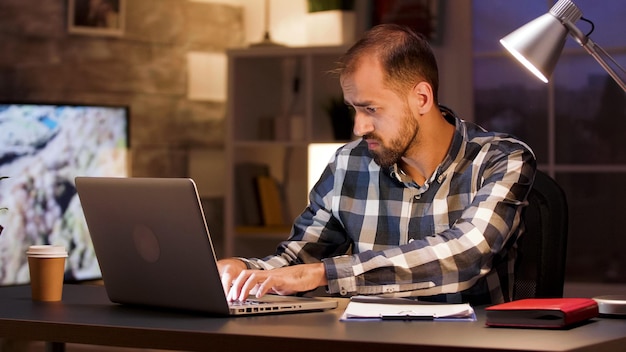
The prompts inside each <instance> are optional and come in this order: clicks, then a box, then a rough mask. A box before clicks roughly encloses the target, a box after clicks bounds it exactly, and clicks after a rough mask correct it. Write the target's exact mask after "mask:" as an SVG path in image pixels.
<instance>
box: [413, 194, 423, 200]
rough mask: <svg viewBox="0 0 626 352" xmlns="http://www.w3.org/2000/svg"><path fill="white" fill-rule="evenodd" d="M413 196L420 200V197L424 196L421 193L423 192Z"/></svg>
mask: <svg viewBox="0 0 626 352" xmlns="http://www.w3.org/2000/svg"><path fill="white" fill-rule="evenodd" d="M413 198H415V200H420V199H421V198H422V195H421V194H418V195H416V196H415V197H413Z"/></svg>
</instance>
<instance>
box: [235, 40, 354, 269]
mask: <svg viewBox="0 0 626 352" xmlns="http://www.w3.org/2000/svg"><path fill="white" fill-rule="evenodd" d="M346 49H347V48H345V47H299V48H289V47H257V48H250V49H235V50H230V51H228V103H227V124H228V126H227V127H228V128H227V131H228V135H227V138H226V160H227V163H226V167H227V170H226V176H227V187H228V189H227V192H226V196H225V211H224V217H225V219H224V230H225V231H224V235H225V239H224V254H225V256H227V257H228V256H245V257H251V256H264V255H267V254H270V253H271V252H268V250H271V251H273V249H274V248H275V245H276V244H277V243H278V241H280V240H281V239H286V238H287V236H288V234H289V231H290V228H291V223H292V222H293V220H294V219H295V217H296V216H297V215H299V214H300V213H301V212H302V210H303V209H304V208H305V207H306V204H307V197H308V185H307V183H308V182H307V181H308V180H307V160H308V146H309V144H311V143H324V142H336V140H335V138H334V133H333V126H332V123H331V120H330V117H329V116H328V113H327V111H326V107H327V106H328V104H329V102H330V100H331V99H332V98H334V99H341V97H342V94H341V86H340V85H339V80H338V77H337V76H336V75H335V74H332V73H330V72H329V71H330V70H332V69H333V68H334V67H335V63H336V62H337V59H338V58H339V56H340V55H341V54H343V53H344V52H345V50H346ZM245 163H253V164H254V163H256V164H258V163H260V164H262V165H266V166H267V169H268V172H269V175H270V177H271V178H273V179H274V180H276V181H277V184H278V186H279V187H278V189H279V194H280V200H281V204H282V205H283V209H284V211H283V218H284V223H283V224H277V225H276V224H275V225H272V226H265V225H263V224H262V222H261V223H258V222H255V221H252V222H250V220H249V219H245V218H246V216H245V215H250V214H251V211H250V210H255V207H256V209H257V211H258V209H259V208H260V207H259V205H258V204H257V198H256V195H255V194H251V193H253V192H249V191H248V192H246V191H245V190H244V189H249V187H248V186H249V184H246V183H244V184H243V185H244V186H245V187H242V183H241V182H245V181H241V179H240V177H241V176H242V174H243V173H242V172H237V171H238V170H240V169H238V167H240V166H241V165H242V164H245ZM248 218H249V216H248ZM257 218H258V217H257ZM263 240H265V242H268V245H270V246H271V247H268V248H261V246H260V245H259V243H260V241H263Z"/></svg>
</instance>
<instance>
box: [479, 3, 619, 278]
mask: <svg viewBox="0 0 626 352" xmlns="http://www.w3.org/2000/svg"><path fill="white" fill-rule="evenodd" d="M553 3H554V1H549V0H547V1H543V0H534V1H518V2H512V1H509V0H491V1H473V5H472V6H473V39H474V44H473V47H474V99H475V102H474V104H475V105H474V116H475V120H476V122H477V123H478V124H480V125H482V126H483V127H485V128H488V129H491V130H495V131H502V132H508V133H512V134H514V135H516V136H518V137H520V138H521V139H522V140H524V141H526V142H527V143H528V144H529V145H530V146H531V147H532V148H533V150H534V151H535V154H536V156H537V161H538V163H539V168H540V169H542V170H544V171H546V172H548V173H549V174H550V175H552V176H553V177H554V178H555V179H556V180H557V182H559V184H560V185H561V186H562V187H563V189H564V190H565V192H566V194H567V197H568V203H569V213H570V223H569V240H568V257H567V274H566V275H567V277H566V279H567V280H569V281H593V282H621V283H624V282H626V256H622V255H620V253H619V251H620V250H621V249H622V248H626V235H625V233H626V230H624V222H623V221H624V219H625V218H626V216H625V213H626V186H625V185H624V184H625V183H626V143H624V142H626V133H625V131H626V93H624V92H623V91H622V90H621V88H620V87H619V86H618V85H617V84H616V83H615V82H614V81H613V80H612V79H611V78H610V77H609V75H608V74H607V73H606V72H605V71H604V70H603V69H602V67H601V66H600V65H598V63H597V62H596V61H595V60H594V59H593V58H592V57H591V56H590V55H589V54H587V53H586V52H585V51H584V49H582V48H581V47H580V46H579V45H578V44H577V43H576V42H575V41H574V40H573V39H572V38H568V39H567V42H566V45H565V49H564V51H563V54H562V56H561V59H560V60H559V63H558V64H557V67H556V71H555V72H554V74H553V76H552V79H551V80H550V83H549V84H544V83H542V82H541V81H539V80H537V79H535V78H534V76H532V75H531V74H530V73H528V72H526V70H525V69H524V68H522V67H521V66H519V64H518V63H517V62H516V61H514V60H513V59H512V58H511V57H510V56H509V54H508V53H506V52H505V51H504V49H503V48H502V47H501V46H500V43H499V40H500V38H502V37H504V36H505V35H507V34H508V33H510V32H511V31H513V30H515V29H517V28H518V27H520V26H521V25H523V24H525V23H526V22H528V21H530V20H532V19H534V18H536V17H538V16H540V15H542V14H544V13H546V12H547V11H548V10H549V9H550V7H551V6H552V4H553ZM574 3H575V4H576V5H577V6H578V7H579V8H580V9H581V10H582V12H583V17H585V18H587V19H589V20H591V21H593V22H594V24H595V25H596V26H595V30H594V31H593V33H592V34H591V36H590V37H591V38H592V39H593V40H594V41H595V42H596V43H598V44H599V45H600V46H602V47H603V48H604V49H605V50H606V51H608V52H609V54H610V55H611V56H612V57H613V58H614V59H615V60H616V61H617V62H618V63H619V64H620V65H621V66H622V67H623V66H625V65H626V36H625V35H624V34H626V32H625V31H624V25H623V21H622V20H621V19H623V18H624V17H626V3H625V2H623V0H604V1H603V2H602V6H598V3H597V1H594V0H574ZM576 26H577V27H578V28H579V29H581V30H582V31H583V33H587V32H589V31H590V30H591V26H590V25H589V24H587V23H585V22H583V21H579V22H577V23H576Z"/></svg>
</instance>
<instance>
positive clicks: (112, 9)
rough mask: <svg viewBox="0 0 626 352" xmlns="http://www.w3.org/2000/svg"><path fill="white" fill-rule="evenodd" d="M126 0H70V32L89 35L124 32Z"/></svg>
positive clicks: (110, 34)
mask: <svg viewBox="0 0 626 352" xmlns="http://www.w3.org/2000/svg"><path fill="white" fill-rule="evenodd" d="M125 5H126V0H68V4H67V23H68V32H69V33H77V34H87V35H106V36H121V35H122V34H124V19H125V11H124V10H125Z"/></svg>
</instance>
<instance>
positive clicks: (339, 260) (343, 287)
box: [322, 255, 357, 296]
mask: <svg viewBox="0 0 626 352" xmlns="http://www.w3.org/2000/svg"><path fill="white" fill-rule="evenodd" d="M352 260H353V258H352V257H351V256H345V255H344V256H339V257H334V258H326V259H323V260H322V262H323V263H324V269H325V270H326V279H327V280H328V293H331V294H337V293H338V294H340V295H342V296H348V295H355V294H356V293H357V289H356V278H355V277H354V270H353V269H352Z"/></svg>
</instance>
